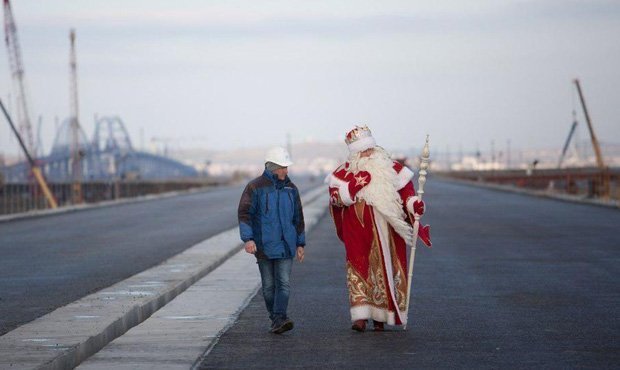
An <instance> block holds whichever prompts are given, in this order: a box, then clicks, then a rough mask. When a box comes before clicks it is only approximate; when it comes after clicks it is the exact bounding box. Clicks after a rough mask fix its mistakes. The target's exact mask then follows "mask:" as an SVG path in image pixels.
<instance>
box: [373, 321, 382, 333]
mask: <svg viewBox="0 0 620 370" xmlns="http://www.w3.org/2000/svg"><path fill="white" fill-rule="evenodd" d="M372 323H373V324H374V326H375V331H383V323H382V322H381V321H375V320H372Z"/></svg>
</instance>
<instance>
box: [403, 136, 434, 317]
mask: <svg viewBox="0 0 620 370" xmlns="http://www.w3.org/2000/svg"><path fill="white" fill-rule="evenodd" d="M430 156H431V152H430V150H429V149H428V135H426V143H425V144H424V149H422V157H421V158H420V175H419V176H418V191H417V195H418V198H420V200H422V195H424V184H425V183H426V174H427V172H426V170H427V169H428V161H429V159H430ZM414 219H415V221H414V222H413V244H411V253H410V257H409V276H408V277H407V287H408V288H409V289H408V291H407V304H406V309H405V312H407V314H409V299H410V298H411V278H412V276H413V262H414V261H415V245H416V243H417V241H418V230H419V228H420V216H419V215H417V214H415V215H414ZM425 227H426V228H428V225H427V226H425ZM403 328H404V329H407V325H404V326H403Z"/></svg>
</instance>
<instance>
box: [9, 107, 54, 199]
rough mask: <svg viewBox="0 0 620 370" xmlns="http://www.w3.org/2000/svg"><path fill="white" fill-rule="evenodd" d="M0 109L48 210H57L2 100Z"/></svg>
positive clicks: (39, 170) (43, 179)
mask: <svg viewBox="0 0 620 370" xmlns="http://www.w3.org/2000/svg"><path fill="white" fill-rule="evenodd" d="M0 107H1V108H2V112H3V113H4V117H6V120H7V121H8V122H9V125H10V126H11V130H13V133H14V134H15V136H16V137H17V140H18V141H19V145H20V146H21V148H22V150H23V151H24V154H25V155H26V158H27V159H28V163H30V168H31V170H32V174H33V175H34V177H35V179H36V180H37V183H38V184H39V186H40V187H41V189H42V190H43V195H45V199H46V200H47V202H48V204H49V206H50V208H58V203H57V202H56V199H55V198H54V195H52V192H51V191H50V189H49V187H48V186H47V182H45V178H44V177H43V173H42V172H41V169H40V168H39V166H38V165H37V164H36V162H35V160H34V159H33V158H32V156H31V155H30V152H28V148H26V145H25V144H24V140H22V137H21V135H20V134H19V132H18V131H17V129H16V128H15V125H14V124H13V120H12V119H11V116H10V115H9V113H8V112H7V111H6V108H4V104H3V103H2V100H0Z"/></svg>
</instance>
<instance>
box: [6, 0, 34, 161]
mask: <svg viewBox="0 0 620 370" xmlns="http://www.w3.org/2000/svg"><path fill="white" fill-rule="evenodd" d="M4 31H5V37H4V40H5V42H6V47H7V51H8V53H7V54H8V56H9V66H10V68H11V76H12V77H13V82H14V84H15V87H16V90H17V91H15V94H16V101H17V122H18V127H19V132H20V133H21V136H23V137H25V138H26V142H25V145H26V148H27V149H28V151H29V153H31V154H32V155H34V156H35V157H36V156H37V152H38V151H37V148H36V146H35V143H34V139H33V136H32V126H31V124H30V114H29V112H28V101H27V93H26V82H25V78H24V65H23V62H22V52H21V48H20V46H19V40H18V38H17V26H16V25H15V19H14V18H13V11H12V10H11V4H10V2H9V0H4Z"/></svg>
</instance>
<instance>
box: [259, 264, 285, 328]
mask: <svg viewBox="0 0 620 370" xmlns="http://www.w3.org/2000/svg"><path fill="white" fill-rule="evenodd" d="M292 267H293V258H280V259H273V260H270V259H259V260H258V269H259V270H260V278H261V282H262V285H263V298H265V305H266V306H267V311H269V318H270V319H271V321H275V320H278V319H286V318H287V316H286V309H287V307H288V297H289V292H290V287H291V286H290V284H289V278H290V276H291V268H292Z"/></svg>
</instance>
